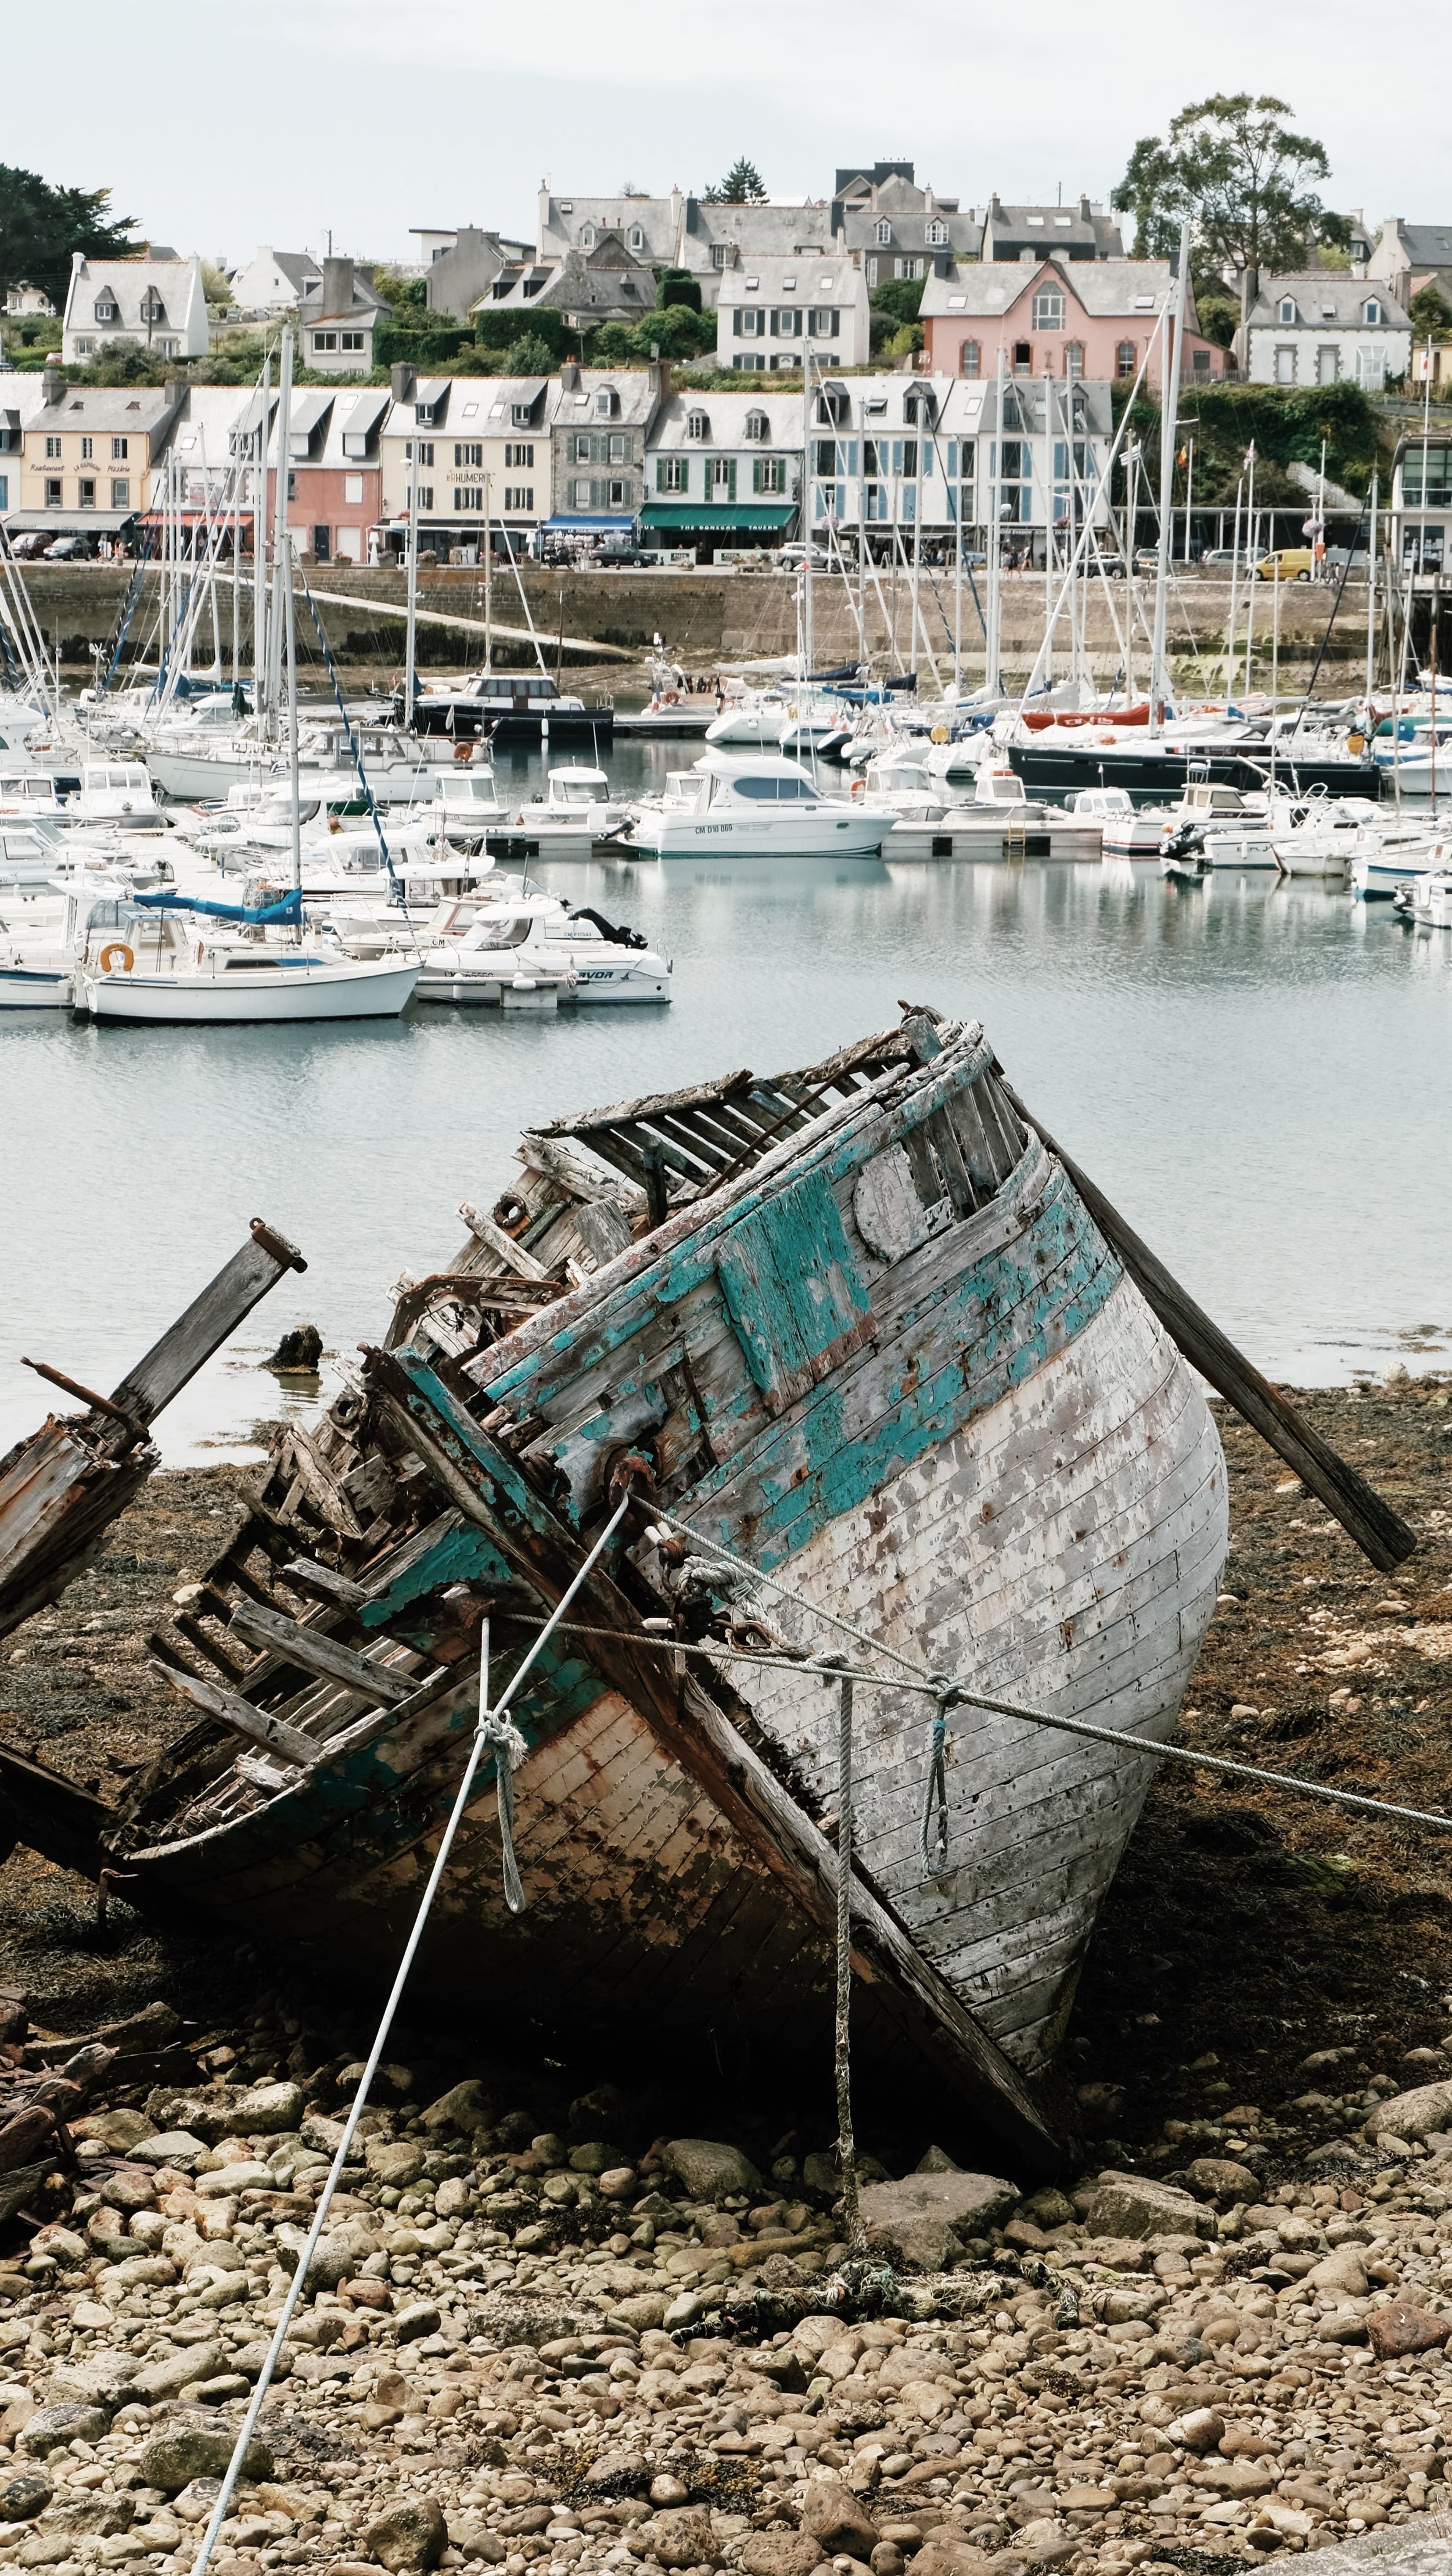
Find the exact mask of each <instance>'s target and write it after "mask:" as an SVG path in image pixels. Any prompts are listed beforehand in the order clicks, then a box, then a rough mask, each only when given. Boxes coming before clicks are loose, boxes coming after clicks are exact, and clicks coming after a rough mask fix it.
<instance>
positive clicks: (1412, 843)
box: [1351, 806, 1447, 903]
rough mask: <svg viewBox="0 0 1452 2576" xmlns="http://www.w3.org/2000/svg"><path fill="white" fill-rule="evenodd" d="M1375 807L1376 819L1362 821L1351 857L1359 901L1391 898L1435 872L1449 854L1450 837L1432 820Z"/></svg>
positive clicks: (1354, 897) (1353, 884) (1354, 894)
mask: <svg viewBox="0 0 1452 2576" xmlns="http://www.w3.org/2000/svg"><path fill="white" fill-rule="evenodd" d="M1372 811H1373V813H1374V814H1375V816H1376V820H1375V821H1374V822H1370V823H1364V824H1363V825H1362V827H1361V830H1360V831H1359V832H1358V834H1357V849H1356V852H1355V854H1354V856H1353V858H1352V861H1351V894H1352V900H1353V902H1356V903H1375V902H1378V901H1380V902H1387V901H1390V900H1391V899H1392V898H1393V897H1394V896H1395V894H1396V892H1397V890H1398V888H1399V887H1400V886H1404V885H1407V884H1409V883H1415V882H1416V881H1417V879H1419V878H1422V877H1427V876H1431V875H1432V874H1434V873H1435V871H1436V870H1437V869H1439V868H1440V867H1442V866H1443V864H1444V862H1445V859H1446V855H1447V843H1446V840H1445V838H1444V837H1443V835H1442V834H1441V833H1439V832H1438V830H1437V827H1436V825H1435V824H1434V823H1433V822H1431V821H1430V820H1423V821H1418V820H1416V819H1415V818H1414V817H1413V816H1412V815H1410V814H1398V813H1397V811H1396V809H1395V807H1387V806H1381V807H1373V808H1372Z"/></svg>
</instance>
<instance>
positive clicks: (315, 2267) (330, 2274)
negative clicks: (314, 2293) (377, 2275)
mask: <svg viewBox="0 0 1452 2576" xmlns="http://www.w3.org/2000/svg"><path fill="white" fill-rule="evenodd" d="M307 2241H308V2231H307V2229H306V2228H305V2227H294V2226H293V2225H292V2224H291V2222H290V2221H289V2222H286V2223H284V2225H282V2226H281V2227H279V2228H277V2229H276V2230H275V2231H274V2234H273V2239H272V2242H273V2250H274V2252H275V2253H276V2256H277V2260H278V2262H279V2264H280V2265H281V2266H282V2269H283V2270H284V2271H285V2272H295V2271H296V2270H297V2267H298V2264H299V2262H300V2261H301V2259H302V2251H303V2247H304V2246H305V2245H306V2243H307ZM378 2250H379V2247H378V2238H377V2236H376V2235H375V2234H374V2232H373V2229H372V2228H371V2227H370V2226H368V2225H367V2223H366V2221H364V2220H363V2219H360V2218H345V2219H342V2220H341V2221H340V2222H339V2224H338V2225H337V2226H336V2227H330V2228H329V2229H328V2230H327V2232H326V2234H325V2235H322V2236H320V2237H319V2238H318V2241H317V2244H316V2246H315V2247H314V2249H313V2258H312V2261H311V2262H310V2263H309V2265H308V2277H307V2286H308V2288H309V2289H310V2290H336V2288H337V2286H338V2283H339V2282H340V2281H347V2280H351V2278H352V2276H353V2274H354V2273H355V2272H361V2271H362V2269H363V2266H364V2264H365V2263H366V2262H367V2261H368V2260H369V2258H370V2256H372V2255H374V2254H376V2253H377V2252H378Z"/></svg>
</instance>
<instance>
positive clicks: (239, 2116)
mask: <svg viewBox="0 0 1452 2576" xmlns="http://www.w3.org/2000/svg"><path fill="white" fill-rule="evenodd" d="M307 2107H308V2097H307V2095H306V2094H305V2093H304V2091H303V2089H302V2086H301V2085H300V2084H254V2085H253V2086H252V2088H251V2090H250V2092H247V2093H239V2094H237V2095H236V2097H235V2099H234V2100H232V2101H230V2102H229V2103H228V2105H227V2108H226V2110H225V2111H224V2112H223V2114H222V2129H223V2133H224V2135H226V2136H228V2137H233V2138H262V2137H266V2138H272V2137H276V2136H277V2135H278V2134H279V2133H280V2132H281V2131H282V2130H284V2129H295V2128H296V2127H297V2126H298V2123H299V2121H300V2120H301V2119H302V2116H303V2113H304V2112H305V2111H306V2109H307Z"/></svg>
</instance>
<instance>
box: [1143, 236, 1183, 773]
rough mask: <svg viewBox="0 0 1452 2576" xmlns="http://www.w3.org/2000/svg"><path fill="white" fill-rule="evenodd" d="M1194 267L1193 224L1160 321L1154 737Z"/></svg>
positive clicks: (1160, 724)
mask: <svg viewBox="0 0 1452 2576" xmlns="http://www.w3.org/2000/svg"><path fill="white" fill-rule="evenodd" d="M1189 265H1190V221H1189V217H1188V216H1186V218H1185V221H1184V222H1183V223H1182V224H1181V226H1180V274H1179V276H1178V278H1177V279H1176V281H1175V307H1174V314H1173V317H1172V316H1171V314H1170V310H1169V307H1168V305H1167V306H1166V308H1165V311H1164V312H1163V313H1162V314H1161V315H1160V368H1161V376H1162V382H1161V385H1160V542H1159V550H1158V553H1157V556H1156V560H1155V624H1154V640H1153V646H1152V650H1151V655H1150V731H1151V733H1153V734H1160V733H1163V731H1164V729H1165V705H1166V701H1167V699H1168V696H1169V672H1168V669H1167V667H1166V661H1165V628H1166V618H1167V613H1168V605H1169V580H1170V548H1171V545H1172V544H1173V542H1174V521H1175V434H1176V431H1177V429H1178V427H1179V419H1180V352H1181V350H1182V348H1183V347H1184V331H1185V290H1186V284H1187V275H1186V272H1187V271H1188V269H1189Z"/></svg>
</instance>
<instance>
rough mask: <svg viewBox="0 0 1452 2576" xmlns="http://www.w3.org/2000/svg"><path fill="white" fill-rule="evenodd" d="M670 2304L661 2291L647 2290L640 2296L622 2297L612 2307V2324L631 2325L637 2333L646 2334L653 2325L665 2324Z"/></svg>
mask: <svg viewBox="0 0 1452 2576" xmlns="http://www.w3.org/2000/svg"><path fill="white" fill-rule="evenodd" d="M669 2305H670V2302H669V2300H668V2299H666V2298H664V2297H662V2295H661V2294H660V2292H659V2291H657V2290H645V2291H642V2293H641V2295H640V2297H639V2298H629V2299H622V2300H621V2301H620V2303H619V2305H618V2306H617V2307H613V2308H612V2309H611V2311H610V2321H611V2323H612V2325H621V2326H630V2327H631V2328H632V2329H633V2330H634V2332H635V2333H636V2334H646V2333H648V2332H649V2330H650V2328H651V2327H652V2326H662V2325H664V2323H665V2312H666V2309H667V2307H668V2306H669Z"/></svg>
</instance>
